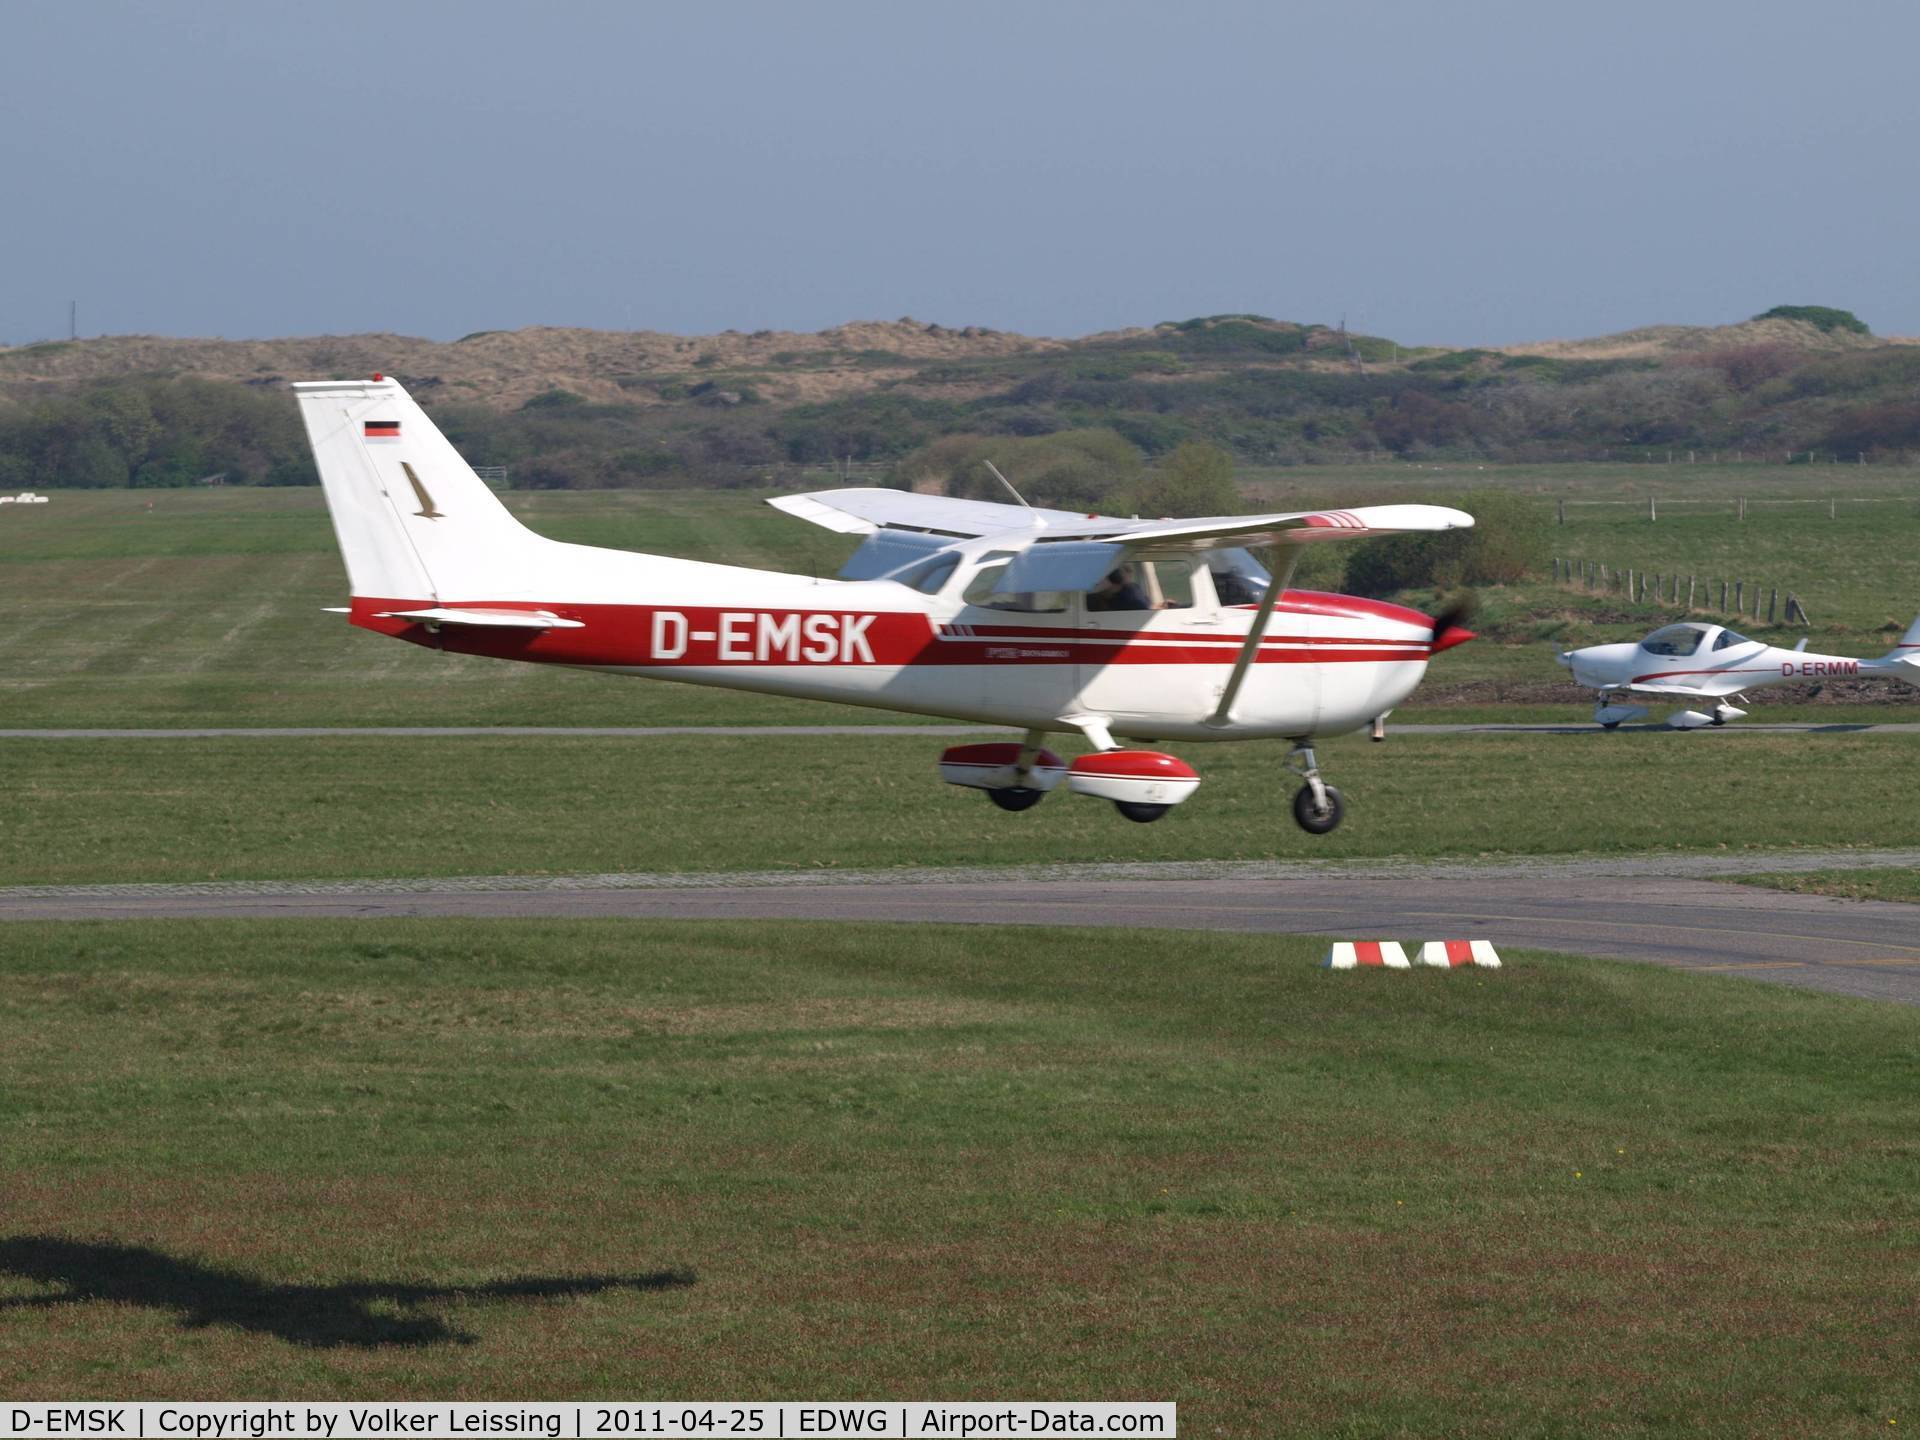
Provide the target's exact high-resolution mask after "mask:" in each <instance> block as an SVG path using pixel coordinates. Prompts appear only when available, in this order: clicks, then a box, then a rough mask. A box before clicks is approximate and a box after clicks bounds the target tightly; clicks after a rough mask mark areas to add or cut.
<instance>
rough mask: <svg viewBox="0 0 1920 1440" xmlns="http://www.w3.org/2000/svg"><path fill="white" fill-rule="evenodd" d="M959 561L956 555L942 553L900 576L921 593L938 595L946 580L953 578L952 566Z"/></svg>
mask: <svg viewBox="0 0 1920 1440" xmlns="http://www.w3.org/2000/svg"><path fill="white" fill-rule="evenodd" d="M959 563H960V557H959V556H958V555H942V556H940V557H939V558H938V559H935V560H931V561H929V562H928V563H927V564H925V565H922V566H921V567H920V568H919V569H918V570H913V571H909V572H908V573H907V574H905V575H902V576H901V577H900V578H901V579H902V580H904V581H906V582H907V584H909V585H911V586H912V587H913V588H914V589H916V590H918V591H919V592H920V593H921V594H922V595H938V594H939V593H940V592H941V590H943V589H944V588H946V583H947V581H949V580H951V579H952V578H953V571H954V567H955V566H956V565H958V564H959Z"/></svg>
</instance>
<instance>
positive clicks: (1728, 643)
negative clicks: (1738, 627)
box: [1713, 630, 1753, 650]
mask: <svg viewBox="0 0 1920 1440" xmlns="http://www.w3.org/2000/svg"><path fill="white" fill-rule="evenodd" d="M1752 643H1753V642H1752V641H1751V640H1749V639H1747V637H1746V636H1744V635H1741V634H1738V633H1736V632H1735V631H1732V630H1722V631H1721V632H1720V638H1719V639H1718V640H1716V641H1714V642H1713V648H1714V649H1716V650H1731V649H1732V648H1733V647H1734V646H1736V645H1751V644H1752Z"/></svg>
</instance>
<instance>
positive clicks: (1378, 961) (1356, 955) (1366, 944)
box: [1323, 940, 1412, 970]
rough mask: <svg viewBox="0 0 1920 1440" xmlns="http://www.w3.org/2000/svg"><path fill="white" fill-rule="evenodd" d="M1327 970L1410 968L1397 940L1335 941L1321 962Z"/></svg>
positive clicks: (1404, 952)
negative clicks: (1380, 967) (1375, 967)
mask: <svg viewBox="0 0 1920 1440" xmlns="http://www.w3.org/2000/svg"><path fill="white" fill-rule="evenodd" d="M1323 963H1324V964H1325V965H1326V967H1327V968H1328V969H1329V970H1356V969H1366V968H1371V967H1374V966H1384V967H1385V968H1386V969H1388V970H1409V969H1411V968H1412V965H1411V963H1410V962H1409V961H1408V959H1407V952H1406V951H1405V950H1404V949H1402V948H1401V946H1400V942H1399V941H1398V940H1336V941H1335V942H1334V945H1333V949H1331V950H1329V951H1328V952H1327V958H1326V960H1325V961H1324V962H1323Z"/></svg>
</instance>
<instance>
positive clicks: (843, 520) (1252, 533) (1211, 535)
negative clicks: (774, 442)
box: [767, 489, 1473, 590]
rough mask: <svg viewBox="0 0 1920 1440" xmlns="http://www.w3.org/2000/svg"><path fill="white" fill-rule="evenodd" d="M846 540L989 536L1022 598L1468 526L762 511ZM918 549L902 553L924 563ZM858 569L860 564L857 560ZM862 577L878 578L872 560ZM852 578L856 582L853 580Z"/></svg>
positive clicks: (1306, 517) (1373, 509) (862, 493)
mask: <svg viewBox="0 0 1920 1440" xmlns="http://www.w3.org/2000/svg"><path fill="white" fill-rule="evenodd" d="M767 503H768V504H769V505H771V506H773V507H774V508H775V509H777V510H784V511H785V512H786V513H787V514H789V515H797V516H799V517H800V518H801V519H803V520H810V521H812V522H813V523H814V524H816V525H821V526H824V527H825V528H827V529H829V530H836V531H839V532H840V533H842V534H849V535H866V536H868V537H870V538H869V540H868V542H867V545H864V546H862V547H861V549H862V551H863V552H864V551H866V550H867V549H868V547H869V546H871V547H873V548H874V549H875V550H876V551H878V550H880V549H881V548H883V547H885V548H892V547H893V543H894V542H891V541H889V540H888V536H889V535H893V536H900V537H903V538H904V536H905V535H906V534H908V533H912V534H916V535H920V536H929V537H932V536H944V537H952V538H954V539H973V538H979V537H984V536H992V537H994V538H996V539H1001V540H1004V541H1005V542H1006V543H1007V544H1008V546H1009V548H1013V549H1018V550H1020V551H1022V552H1023V553H1022V554H1021V555H1020V558H1019V559H1018V560H1017V561H1016V562H1015V565H1014V568H1013V570H1012V571H1010V572H1009V573H1008V575H1007V577H1006V582H1005V583H1006V584H1007V585H1008V586H1009V587H1010V588H1013V589H1020V590H1082V589H1085V588H1087V587H1088V586H1089V585H1092V584H1095V583H1097V582H1098V581H1099V579H1100V577H1101V576H1103V575H1105V574H1106V573H1107V572H1108V571H1110V570H1111V569H1112V568H1113V566H1114V564H1115V563H1116V562H1117V561H1119V560H1120V559H1121V558H1122V556H1123V555H1124V553H1125V552H1126V551H1129V550H1133V551H1142V550H1151V551H1157V552H1164V551H1168V550H1188V551H1200V550H1218V549H1231V548H1236V547H1239V546H1244V545H1293V544H1304V543H1306V542H1309V541H1316V540H1361V539H1365V538H1367V537H1368V536H1371V535H1403V534H1407V533H1408V532H1411V531H1422V530H1427V531H1431V530H1454V529H1461V528H1464V527H1466V526H1470V525H1472V524H1473V517H1472V516H1471V515H1468V514H1467V513H1465V512H1464V511H1461V510H1450V509H1448V508H1446V507H1445V506H1443V505H1366V506H1361V507H1359V508H1358V509H1353V510H1296V511H1289V512H1286V513H1284V514H1275V515H1210V516H1204V517H1202V518H1199V519H1193V520H1121V519H1116V518H1114V517H1113V516H1110V515H1076V514H1074V513H1072V512H1071V511H1066V510H1036V509H1031V508H1029V507H1026V506H1022V505H1002V504H998V503H995V502H993V501H989V500H950V499H947V498H946V497H944V496H940V495H915V494H911V493H908V492H906V491H902V490H867V489H851V490H820V491H815V492H814V493H812V494H809V495H782V496H778V497H776V498H774V499H771V500H769V501H768V502H767ZM924 544H925V542H924V541H922V542H920V543H919V544H916V545H909V546H901V547H899V553H901V554H903V555H905V554H907V553H908V552H909V551H913V552H917V553H922V554H924V553H925V551H924V549H922V548H921V546H923V545H924ZM856 560H858V557H856ZM858 568H859V569H861V570H863V571H864V572H865V575H863V576H862V577H861V578H865V576H866V575H873V574H878V573H884V572H883V571H882V570H880V569H879V568H878V567H877V566H876V564H875V563H874V561H873V560H871V559H870V560H867V561H865V562H863V563H860V564H859V566H858ZM849 578H853V577H852V576H851V575H850V576H849Z"/></svg>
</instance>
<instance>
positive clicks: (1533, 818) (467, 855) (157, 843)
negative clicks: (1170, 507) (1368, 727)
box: [0, 730, 1920, 884]
mask: <svg viewBox="0 0 1920 1440" xmlns="http://www.w3.org/2000/svg"><path fill="white" fill-rule="evenodd" d="M942 743H943V742H942V741H941V740H940V739H938V738H937V737H908V736H875V737H873V738H871V739H869V738H857V737H832V738H812V737H809V738H791V737H783V736H769V737H751V738H731V737H728V738H706V737H697V738H686V739H679V738H673V739H667V738H656V739H646V740H603V739H572V738H567V739H546V738H539V739H534V738H516V739H494V738H491V737H481V738H469V739H456V740H417V739H372V738H368V739H344V740H334V739H326V740H302V741H292V742H271V741H261V740H218V741H213V740H206V741H203V740H165V741H145V742H137V741H136V742H125V741H98V740H57V741H10V742H7V743H5V744H4V745H0V883H8V884H28V883H74V882H95V881H102V882H105V881H139V880H200V879H255V878H292V877H318V876H363V875H367V876H371V875H446V874H496V873H506V872H517V873H568V872H576V871H587V872H604V871H630V870H643V871H644V870H680V871H699V870H731V869H756V870H757V869H787V868H792V869H802V870H805V869H818V868H834V867H859V868H868V867H895V866H901V865H971V864H1021V863H1028V862H1036V863H1053V862H1059V861H1069V860H1157V859H1183V860H1184V859H1240V858H1248V859H1252V858H1264V857H1269V856H1279V857H1288V856H1298V857H1315V858H1338V857H1346V856H1381V855H1422V856H1439V855H1466V856H1473V855H1506V854H1536V853H1548V854H1551V853H1568V852H1578V851H1599V852H1626V853H1641V852H1646V851H1658V850H1714V849H1725V848H1729V847H1731V848H1735V849H1738V848H1743V847H1750V846H1766V847H1772V846H1794V845H1807V846H1820V847H1833V846H1849V845H1858V846H1901V845H1914V844H1920V764H1916V763H1915V760H1914V758H1913V756H1914V750H1915V746H1914V743H1913V737H1912V736H1908V735H1831V736H1800V735H1768V734H1762V733H1754V732H1749V733H1742V732H1739V731H1737V730H1730V731H1727V732H1716V733H1713V734H1709V735H1669V734H1661V733H1645V732H1628V731H1621V732H1617V733H1615V734H1612V735H1606V734H1602V733H1600V732H1597V731H1592V732H1584V733H1579V734H1569V735H1526V734H1507V735H1470V736H1444V737H1430V738H1429V737H1420V738H1413V737H1399V738H1395V739H1391V740H1389V741H1388V743H1386V744H1384V745H1373V744H1369V743H1368V742H1366V741H1365V740H1363V739H1347V740H1341V741H1336V742H1334V743H1332V744H1329V745H1326V746H1324V747H1322V749H1321V752H1320V758H1321V763H1322V765H1323V766H1324V767H1326V769H1327V771H1328V773H1329V775H1330V776H1331V778H1332V780H1333V783H1335V784H1336V785H1338V786H1339V787H1340V788H1341V789H1342V791H1343V792H1344V794H1345V796H1346V798H1347V803H1348V816H1347V820H1346V823H1345V824H1344V825H1343V826H1342V827H1341V828H1340V829H1339V830H1337V831H1335V832H1334V833H1333V834H1332V835H1330V836H1325V837H1320V838H1315V837H1311V836H1308V835H1305V834H1303V833H1302V832H1300V831H1299V830H1298V829H1296V828H1295V826H1294V824H1293V821H1292V819H1291V817H1290V814H1289V811H1288V806H1289V804H1290V802H1291V799H1292V793H1293V784H1292V782H1291V781H1289V780H1287V779H1285V777H1284V774H1283V771H1282V768H1281V760H1282V757H1283V754H1284V749H1285V747H1284V746H1283V745H1281V744H1278V743H1275V744H1265V745H1219V746H1209V747H1201V746H1194V747H1191V748H1190V749H1189V750H1188V752H1187V753H1188V754H1189V755H1190V757H1191V758H1192V759H1193V761H1194V762H1195V764H1196V765H1197V767H1198V768H1199V770H1200V772H1201V774H1202V775H1203V776H1204V777H1205V778H1204V780H1203V782H1202V784H1201V788H1200V791H1199V793H1198V794H1197V795H1196V796H1195V797H1194V798H1193V799H1192V800H1190V801H1188V802H1187V803H1186V804H1185V805H1183V806H1181V807H1180V809H1178V810H1176V811H1175V812H1174V813H1173V814H1172V815H1170V816H1168V817H1167V818H1165V819H1164V820H1161V821H1159V822H1158V823H1156V824H1152V825H1135V824H1131V823H1129V822H1127V821H1125V820H1122V819H1120V818H1119V817H1118V816H1117V815H1116V814H1115V813H1114V811H1113V808H1112V806H1110V805H1108V804H1106V803H1105V802H1102V801H1096V800H1088V799H1085V798H1081V797H1070V796H1068V795H1067V794H1065V792H1064V791H1062V792H1061V793H1059V794H1056V795H1054V796H1051V797H1050V798H1049V799H1048V800H1047V801H1046V802H1045V803H1044V804H1042V805H1040V806H1038V807H1037V808H1035V809H1033V810H1030V811H1027V812H1025V813H1023V814H1019V815H1006V814H1002V813H1001V812H1000V811H998V810H996V809H994V808H993V807H992V806H991V805H989V804H988V803H987V801H986V798H985V797H984V796H982V795H979V794H977V793H975V792H973V791H971V790H961V789H957V788H955V787H952V786H947V785H942V784H940V783H939V781H938V779H937V777H936V775H935V771H934V762H935V760H936V759H937V757H938V755H939V751H940V746H941V745H942ZM1835 797H1845V802H1844V803H1834V802H1835Z"/></svg>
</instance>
